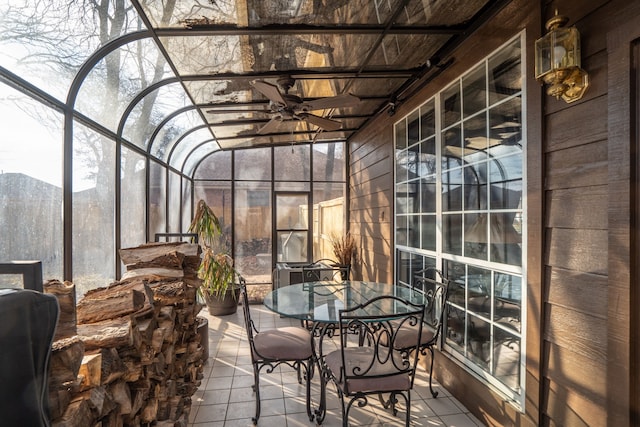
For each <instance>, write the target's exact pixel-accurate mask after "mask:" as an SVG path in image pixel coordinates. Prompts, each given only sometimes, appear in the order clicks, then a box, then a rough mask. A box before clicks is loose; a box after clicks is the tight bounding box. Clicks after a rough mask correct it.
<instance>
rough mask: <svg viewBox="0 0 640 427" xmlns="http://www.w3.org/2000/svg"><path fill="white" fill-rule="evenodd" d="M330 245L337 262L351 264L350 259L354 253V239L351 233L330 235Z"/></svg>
mask: <svg viewBox="0 0 640 427" xmlns="http://www.w3.org/2000/svg"><path fill="white" fill-rule="evenodd" d="M331 247H332V249H333V254H334V255H335V257H336V259H337V261H338V264H342V265H351V259H352V258H353V257H355V254H356V241H355V240H354V238H353V236H352V235H351V233H347V234H344V235H342V236H336V235H332V236H331Z"/></svg>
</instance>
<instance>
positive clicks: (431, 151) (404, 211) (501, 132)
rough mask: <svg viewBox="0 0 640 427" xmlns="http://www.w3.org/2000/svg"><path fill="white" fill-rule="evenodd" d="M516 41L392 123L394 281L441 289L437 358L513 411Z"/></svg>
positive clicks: (521, 135)
mask: <svg viewBox="0 0 640 427" xmlns="http://www.w3.org/2000/svg"><path fill="white" fill-rule="evenodd" d="M523 46H524V34H520V35H519V36H517V37H515V38H514V39H512V40H510V41H509V42H507V43H506V44H504V45H503V46H502V47H501V48H499V49H498V50H496V51H495V52H494V53H492V54H491V55H489V56H487V57H486V58H485V59H484V60H483V61H481V62H480V63H479V64H476V65H475V66H474V67H472V68H471V69H470V70H469V71H468V72H466V73H465V74H464V75H462V76H460V77H459V78H458V79H456V80H455V81H453V82H451V84H449V85H448V86H447V87H446V88H445V89H443V90H442V91H440V92H439V93H438V94H436V95H435V96H434V97H432V98H431V99H429V100H427V101H426V102H425V103H424V104H423V105H421V106H420V107H419V108H417V109H416V110H414V111H413V112H411V113H410V114H408V115H407V116H406V117H404V118H402V119H401V120H400V121H399V122H397V123H396V124H395V156H396V165H395V201H396V210H395V249H396V250H395V253H396V260H395V265H396V279H397V283H398V284H399V285H410V283H411V281H412V280H414V276H416V275H420V274H421V270H423V269H424V268H426V267H430V266H435V267H437V268H438V269H440V270H442V271H443V272H444V274H445V275H446V276H447V277H448V279H449V280H450V287H449V299H448V305H447V312H446V316H445V319H446V320H445V324H444V329H443V334H442V337H443V343H442V345H443V347H442V348H443V350H444V351H445V352H447V353H448V354H449V355H450V356H451V357H452V358H454V359H456V360H458V361H459V362H460V363H461V364H463V365H464V366H465V367H466V368H467V369H468V370H469V371H471V372H473V373H474V374H475V375H476V376H477V377H478V378H480V379H481V380H483V381H485V382H487V383H488V384H490V385H491V386H492V387H494V388H495V389H496V390H498V391H500V392H501V393H503V394H504V395H506V396H507V397H509V398H511V399H512V400H513V401H514V403H515V404H516V405H517V406H520V407H522V406H523V404H524V401H523V399H524V374H525V369H524V363H525V358H524V354H525V352H524V350H525V349H524V343H525V337H524V332H525V325H524V319H525V312H524V308H525V306H526V301H525V296H526V292H525V289H524V288H523V286H524V284H525V283H526V280H524V278H525V277H526V268H525V267H526V266H525V259H526V257H525V255H526V254H525V253H524V251H523V249H524V248H525V247H526V245H525V243H526V242H525V241H524V238H525V237H526V230H525V227H526V221H525V220H524V218H525V217H526V212H525V211H524V208H523V207H524V206H525V203H524V201H525V200H526V183H525V177H526V174H525V165H526V159H525V149H524V148H525V146H526V141H525V135H526V132H525V129H524V128H525V123H524V122H523V120H522V119H523V117H524V112H523V108H524V96H525V93H524V88H523V86H522V81H523V76H524V71H523V63H524V60H523V58H524V47H523Z"/></svg>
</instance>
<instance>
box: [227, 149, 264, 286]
mask: <svg viewBox="0 0 640 427" xmlns="http://www.w3.org/2000/svg"><path fill="white" fill-rule="evenodd" d="M237 154H238V153H236V155H237ZM235 185H236V188H235V194H234V202H235V212H234V214H235V260H236V266H237V268H238V271H240V274H242V275H243V276H245V275H246V279H247V281H248V282H250V283H270V282H271V263H269V264H267V263H266V262H264V260H263V258H264V256H263V255H267V256H268V255H269V254H272V246H271V245H272V241H271V228H272V222H271V221H272V220H271V212H272V204H271V183H270V182H261V181H241V182H236V184H235ZM269 259H271V258H270V257H269ZM249 266H251V267H252V268H249Z"/></svg>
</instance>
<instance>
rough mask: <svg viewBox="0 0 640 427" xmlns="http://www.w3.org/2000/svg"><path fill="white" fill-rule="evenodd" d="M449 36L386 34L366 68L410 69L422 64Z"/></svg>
mask: <svg viewBox="0 0 640 427" xmlns="http://www.w3.org/2000/svg"><path fill="white" fill-rule="evenodd" d="M449 37H450V36H448V35H433V34H410V35H406V34H387V35H386V36H385V37H384V40H383V41H382V43H381V44H380V46H378V49H376V52H375V54H374V55H373V56H372V57H371V59H370V60H369V62H368V64H367V68H370V69H384V68H389V67H391V68H392V69H397V68H400V69H410V68H414V67H419V66H422V65H424V64H425V63H426V62H427V60H428V59H429V58H431V57H432V56H433V54H434V53H436V52H437V51H438V49H439V48H440V47H441V46H442V45H443V44H444V43H445V42H446V41H447V40H448V39H449ZM418 46H419V48H417V47H418Z"/></svg>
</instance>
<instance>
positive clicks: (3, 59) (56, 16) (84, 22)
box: [0, 0, 140, 101]
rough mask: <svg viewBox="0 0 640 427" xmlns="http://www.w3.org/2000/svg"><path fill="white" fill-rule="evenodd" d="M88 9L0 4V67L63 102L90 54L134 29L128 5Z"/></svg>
mask: <svg viewBox="0 0 640 427" xmlns="http://www.w3.org/2000/svg"><path fill="white" fill-rule="evenodd" d="M103 3H104V5H103ZM98 4H99V5H100V6H96V5H98ZM91 5H92V6H93V7H90V6H89V3H85V2H74V1H70V2H63V1H38V2H36V1H24V0H4V1H2V2H0V34H2V37H0V66H2V67H5V68H6V69H8V70H9V71H11V72H13V73H15V74H16V75H19V76H20V77H21V78H23V79H25V80H27V81H28V82H29V83H32V84H34V85H35V86H37V87H39V88H41V89H43V90H45V91H46V92H48V93H49V94H51V95H53V96H54V97H56V98H57V99H59V100H61V101H64V100H65V99H66V97H67V92H68V90H69V87H70V86H71V82H72V81H73V78H74V77H75V75H76V73H77V72H78V70H79V69H80V67H81V66H82V64H83V63H84V62H85V61H86V59H87V58H88V57H89V56H90V55H91V54H92V53H93V52H94V51H96V49H98V48H99V47H100V46H104V45H105V44H106V43H108V42H109V41H111V40H113V39H115V38H117V37H119V36H121V35H123V34H126V33H129V32H132V31H136V30H139V29H140V27H139V19H138V18H137V15H136V13H135V10H134V9H133V8H132V7H131V5H130V4H129V2H128V1H125V2H118V1H115V0H111V1H109V2H106V3H105V2H92V3H91ZM103 9H104V10H103ZM102 12H104V14H103V13H102ZM100 28H104V29H105V30H106V31H102V32H100V31H99V29H100Z"/></svg>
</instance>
